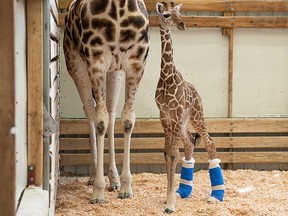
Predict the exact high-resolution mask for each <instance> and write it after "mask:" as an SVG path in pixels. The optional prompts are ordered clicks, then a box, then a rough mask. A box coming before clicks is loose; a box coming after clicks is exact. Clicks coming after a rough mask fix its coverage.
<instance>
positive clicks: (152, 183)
mask: <svg viewBox="0 0 288 216" xmlns="http://www.w3.org/2000/svg"><path fill="white" fill-rule="evenodd" d="M223 176H224V181H225V197H224V201H223V202H222V203H220V202H219V203H216V204H208V203H207V202H206V200H207V198H208V197H209V194H210V180H209V174H208V171H204V170H202V171H198V172H195V173H194V185H193V192H192V194H191V196H190V197H189V198H187V199H179V200H177V203H176V212H174V213H173V214H172V215H173V216H176V215H177V216H178V215H179V216H180V215H181V216H184V215H201V216H206V215H207V216H208V215H209V216H210V215H213V216H214V215H215V216H217V215H219V216H220V215H221V216H226V215H227V216H230V215H231V216H232V215H233V216H238V215H245V216H246V215H247V216H249V215H251V216H252V215H253V216H255V215H269V216H270V215H271V216H274V215H275V216H276V215H277V216H287V215H288V202H287V198H288V172H287V171H253V170H237V171H232V170H223ZM132 178H133V180H132V183H133V184H132V189H133V193H134V197H133V198H132V199H123V200H122V199H118V198H117V191H113V192H108V190H107V189H106V190H105V201H106V202H105V203H104V204H101V205H100V204H94V205H91V204H89V199H90V196H91V194H92V190H93V189H92V186H87V185H86V183H87V181H88V177H60V181H59V185H58V195H57V200H56V209H55V215H56V216H70V215H87V216H88V215H89V216H90V215H99V216H100V215H105V216H106V215H107V216H109V215H111V216H112V215H113V216H118V215H133V216H136V215H139V216H140V215H165V214H164V213H163V211H164V202H165V197H166V187H167V186H166V182H167V180H166V174H153V173H141V174H133V175H132ZM179 178H180V175H179V174H178V175H176V176H175V189H177V187H178V182H179ZM105 180H106V186H107V187H108V178H107V177H105Z"/></svg>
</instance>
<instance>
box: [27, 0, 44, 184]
mask: <svg viewBox="0 0 288 216" xmlns="http://www.w3.org/2000/svg"><path fill="white" fill-rule="evenodd" d="M42 14H43V4H42V1H36V0H27V55H28V61H27V74H28V95H29V97H28V166H35V184H36V186H40V187H42V184H43V52H44V51H43V16H42Z"/></svg>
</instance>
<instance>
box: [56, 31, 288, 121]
mask: <svg viewBox="0 0 288 216" xmlns="http://www.w3.org/2000/svg"><path fill="white" fill-rule="evenodd" d="M61 34H62V35H63V31H61ZM234 36H235V39H234V91H233V108H234V114H233V115H234V116H235V117H268V116H269V117H285V116H288V101H287V100H286V99H285V98H287V96H288V85H287V83H288V74H287V71H288V61H287V54H288V40H287V38H288V29H236V30H235V32H234ZM172 37H173V45H174V56H175V57H174V60H175V64H176V66H177V68H178V69H179V71H180V72H181V73H182V74H183V76H184V77H185V78H186V80H188V81H189V82H191V83H193V84H194V85H195V86H196V88H197V89H198V91H199V93H200V94H201V96H202V99H203V103H204V112H205V115H206V117H228V108H227V107H228V37H227V36H223V35H222V31H221V29H220V28H219V29H218V28H189V29H188V30H187V31H185V32H179V31H178V30H176V29H173V31H172ZM150 38H151V46H150V47H151V48H150V52H149V55H148V59H147V65H146V69H145V73H144V76H143V78H142V81H141V84H140V87H139V90H138V92H137V96H136V105H135V112H136V116H137V118H158V116H159V113H158V109H157V107H156V104H155V102H154V94H155V88H156V85H157V81H158V78H159V73H160V36H159V29H158V28H156V27H151V28H150ZM61 44H62V43H60V48H61V49H62V45H61ZM60 62H61V71H60V73H61V86H60V92H61V98H60V100H61V102H60V104H61V111H60V116H61V117H62V118H85V115H84V112H83V108H82V104H81V101H80V98H79V96H78V93H77V90H76V88H75V85H74V83H73V81H72V79H71V78H70V77H69V75H68V73H67V71H66V66H65V60H64V57H63V51H61V61H60ZM123 98H124V85H123V86H122V89H121V96H120V99H119V104H118V109H117V116H118V117H120V113H121V111H122V108H123Z"/></svg>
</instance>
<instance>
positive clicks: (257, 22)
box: [59, 13, 288, 28]
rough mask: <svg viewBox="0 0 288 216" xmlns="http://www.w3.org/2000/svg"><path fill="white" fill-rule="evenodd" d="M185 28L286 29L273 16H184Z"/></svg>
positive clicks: (61, 22) (61, 16)
mask: <svg viewBox="0 0 288 216" xmlns="http://www.w3.org/2000/svg"><path fill="white" fill-rule="evenodd" d="M65 15H66V13H61V14H59V25H60V27H64V19H65ZM183 20H184V21H185V24H186V26H187V27H214V28H228V27H233V28H288V20H287V17H274V16H226V17H223V16H184V17H183ZM149 22H150V26H156V27H158V17H157V16H155V15H153V16H149Z"/></svg>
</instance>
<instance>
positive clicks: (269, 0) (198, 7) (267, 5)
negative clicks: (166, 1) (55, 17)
mask: <svg viewBox="0 0 288 216" xmlns="http://www.w3.org/2000/svg"><path fill="white" fill-rule="evenodd" d="M71 2H72V0H59V8H61V9H67V8H68V6H69V4H70V3H71ZM144 2H145V5H146V8H147V10H148V11H155V5H156V2H158V0H145V1H144ZM174 2H175V4H179V3H183V6H182V8H181V11H221V12H224V11H232V12H233V11H247V12H249V11H252V12H255V11H256V12H287V11H288V2H287V1H284V0H262V1H261V0H260V1H259V0H258V1H257V0H233V1H232V0H186V1H185V0H182V1H181V0H175V1H174Z"/></svg>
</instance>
